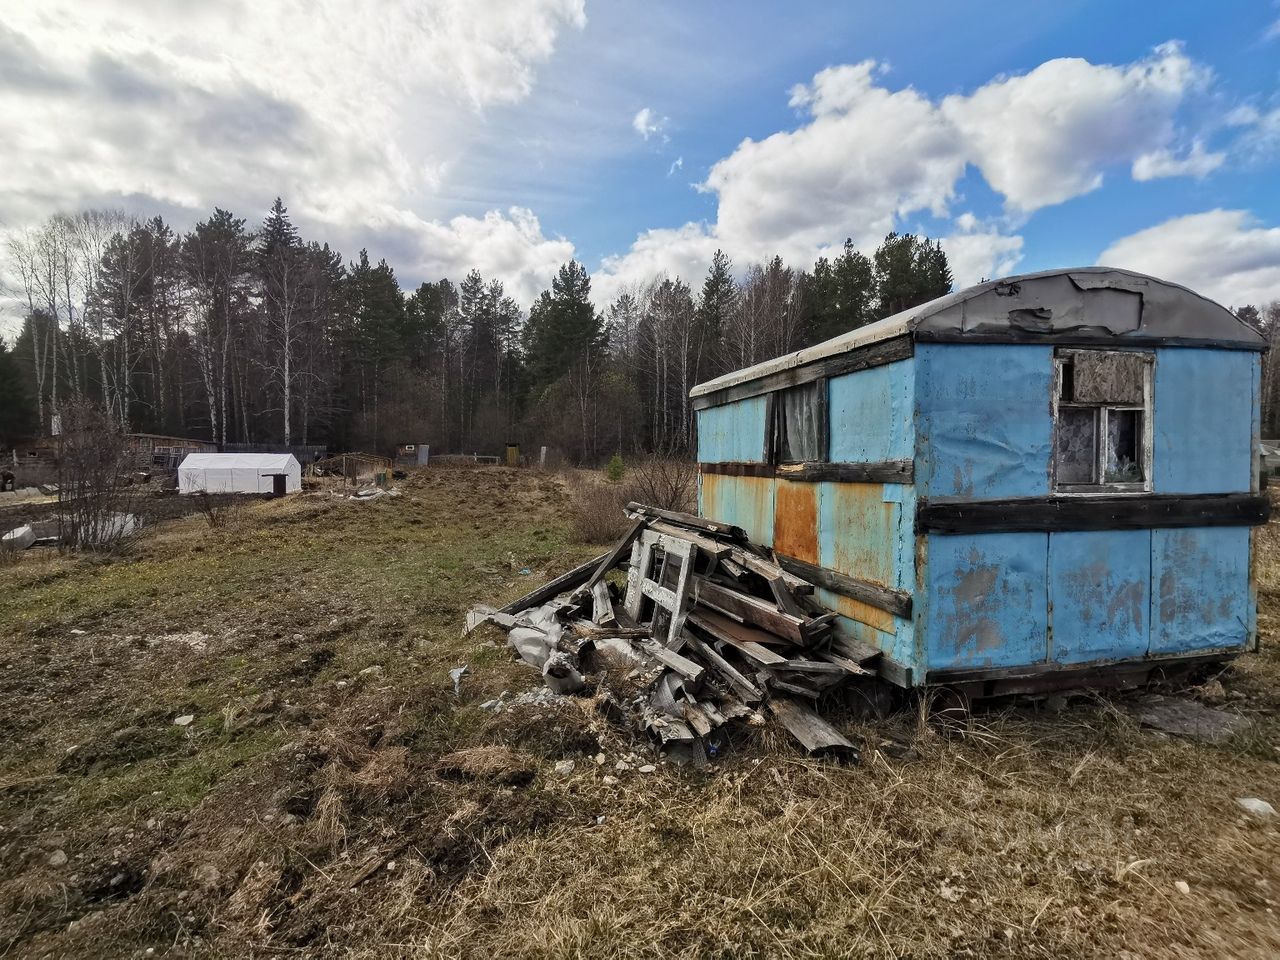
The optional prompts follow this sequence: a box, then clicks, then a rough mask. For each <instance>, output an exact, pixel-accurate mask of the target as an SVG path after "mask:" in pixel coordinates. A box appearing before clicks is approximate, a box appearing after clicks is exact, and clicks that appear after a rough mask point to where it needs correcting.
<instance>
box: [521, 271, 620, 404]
mask: <svg viewBox="0 0 1280 960" xmlns="http://www.w3.org/2000/svg"><path fill="white" fill-rule="evenodd" d="M603 348H604V325H603V322H602V320H601V318H600V315H599V314H598V313H596V309H595V307H594V306H593V305H592V303H591V278H590V277H589V276H588V275H587V271H586V270H585V269H584V268H583V267H582V265H581V264H580V263H578V262H577V261H576V260H570V261H569V262H568V263H566V264H564V266H562V267H561V268H560V269H559V271H557V273H556V276H555V279H553V280H552V281H551V290H550V291H546V290H544V291H543V292H542V294H541V295H540V296H539V297H538V300H537V302H536V303H535V304H534V307H533V309H532V310H530V311H529V323H528V325H527V326H526V328H525V353H526V356H527V358H528V365H529V375H530V378H531V381H532V386H533V387H534V388H535V389H538V390H540V389H542V388H545V387H547V386H548V385H550V384H551V383H554V382H555V381H556V380H557V379H559V378H560V377H561V376H563V375H564V374H565V373H567V372H568V371H569V369H570V368H571V367H573V365H574V364H575V363H577V362H579V361H582V360H590V359H593V358H594V357H595V356H596V355H598V354H599V353H601V352H602V351H603Z"/></svg>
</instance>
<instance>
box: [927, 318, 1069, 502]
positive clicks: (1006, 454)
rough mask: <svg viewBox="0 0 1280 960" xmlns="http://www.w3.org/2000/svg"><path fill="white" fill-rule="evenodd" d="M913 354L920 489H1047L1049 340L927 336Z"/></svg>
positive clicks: (1011, 493)
mask: <svg viewBox="0 0 1280 960" xmlns="http://www.w3.org/2000/svg"><path fill="white" fill-rule="evenodd" d="M915 362H916V371H915V381H916V407H917V422H918V424H919V431H918V441H917V443H918V446H917V451H916V486H917V489H918V491H919V493H920V496H922V497H973V498H975V499H979V498H992V497H1031V496H1040V495H1043V494H1047V493H1048V492H1049V458H1050V455H1051V452H1052V440H1051V438H1052V422H1051V420H1052V417H1051V413H1050V401H1051V393H1050V392H1051V390H1052V388H1053V348H1052V347H1051V346H1038V345H1037V346H1010V345H1003V344H991V345H977V344H932V343H930V344H925V343H922V344H918V345H917V346H916V355H915Z"/></svg>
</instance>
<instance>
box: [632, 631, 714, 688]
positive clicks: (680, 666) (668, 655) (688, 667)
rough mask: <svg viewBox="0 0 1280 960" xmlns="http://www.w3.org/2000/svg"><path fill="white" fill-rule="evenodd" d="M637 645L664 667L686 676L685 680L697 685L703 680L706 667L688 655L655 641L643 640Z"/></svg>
mask: <svg viewBox="0 0 1280 960" xmlns="http://www.w3.org/2000/svg"><path fill="white" fill-rule="evenodd" d="M637 646H639V647H640V649H641V650H643V651H644V652H645V653H647V654H648V655H649V656H651V657H653V659H655V660H657V661H658V662H659V663H661V664H662V665H663V666H664V667H668V668H670V669H671V670H674V671H675V672H676V673H678V674H680V676H682V677H684V678H685V680H687V681H689V683H691V684H693V685H695V686H696V685H697V684H699V683H701V682H702V677H703V675H704V674H705V673H706V669H705V668H704V667H702V666H700V665H699V664H696V663H694V662H693V661H692V660H690V659H689V658H688V657H682V656H681V655H680V654H678V653H676V652H675V651H674V650H668V649H667V648H666V647H664V646H662V644H660V643H654V642H653V641H648V642H644V641H641V642H640V643H639V644H637Z"/></svg>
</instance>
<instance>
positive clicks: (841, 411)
mask: <svg viewBox="0 0 1280 960" xmlns="http://www.w3.org/2000/svg"><path fill="white" fill-rule="evenodd" d="M1265 349H1266V344H1265V342H1264V340H1263V338H1262V337H1261V336H1260V335H1259V334H1258V333H1257V331H1255V330H1254V329H1253V328H1251V327H1250V326H1249V325H1248V324H1246V323H1244V322H1242V321H1241V320H1239V319H1237V318H1236V317H1235V316H1234V315H1233V314H1232V313H1231V312H1230V311H1229V310H1227V309H1225V308H1224V307H1222V306H1220V305H1219V304H1217V303H1214V302H1212V301H1210V300H1208V299H1206V298H1204V297H1202V296H1199V295H1198V294H1196V293H1194V292H1192V291H1191V290H1188V289H1186V288H1184V287H1181V286H1178V285H1176V284H1172V283H1168V282H1165V281H1162V280H1157V279H1156V278H1154V277H1148V276H1143V275H1141V274H1137V273H1131V272H1129V271H1126V270H1116V269H1110V268H1105V267H1087V268H1081V269H1070V270H1052V271H1047V272H1043V273H1036V274H1029V275H1025V276H1017V277H1011V278H1008V279H1005V280H998V281H992V282H988V283H983V284H979V285H978V286H975V287H970V288H968V289H966V290H962V291H959V292H957V293H953V294H950V295H948V296H945V297H942V298H940V299H938V300H934V301H931V302H929V303H926V304H923V305H921V306H918V307H914V308H912V309H910V310H907V311H904V312H903V313H900V314H897V315H895V316H892V317H889V318H887V319H884V320H881V321H879V322H877V323H874V324H871V325H869V326H866V327H862V328H860V329H857V330H854V331H851V332H850V333H847V334H844V335H842V336H840V337H837V338H835V339H833V340H830V341H828V342H826V343H822V344H818V345H817V346H813V347H809V348H807V349H805V350H801V351H798V352H796V353H792V354H789V355H787V356H784V357H780V358H778V359H776V360H770V361H768V362H765V363H761V364H758V365H756V366H753V367H749V368H747V369H745V370H739V371H736V372H734V373H730V374H727V375H725V376H723V377H720V378H718V379H716V380H713V381H710V382H708V383H704V384H701V385H699V386H697V387H695V388H694V389H693V391H692V393H691V395H692V397H693V406H694V408H695V410H696V411H697V421H698V422H697V427H698V460H699V490H698V496H699V508H700V510H701V512H702V514H703V515H704V516H706V517H709V518H713V519H716V520H721V521H724V522H727V523H732V524H737V525H738V526H741V527H743V528H745V529H746V531H747V532H748V533H749V534H750V535H751V537H752V539H753V540H756V541H757V542H762V543H765V544H769V545H771V546H772V548H773V550H774V551H775V553H776V555H777V557H778V560H779V563H780V564H781V565H782V566H784V567H786V568H787V569H789V570H790V571H791V572H793V573H795V574H796V575H798V576H801V577H804V578H806V579H808V580H809V581H810V582H812V583H814V584H815V585H816V586H817V587H818V588H819V594H820V597H819V599H821V600H822V602H824V603H825V604H826V605H827V606H829V607H831V608H832V609H833V610H836V611H838V613H839V617H838V620H837V623H836V626H837V629H838V630H840V631H841V632H842V633H843V634H845V635H846V636H848V637H849V638H851V639H854V640H857V641H859V642H862V643H865V644H867V645H870V646H872V647H875V648H876V649H878V650H880V651H882V659H881V663H882V669H881V673H882V675H884V676H887V677H889V678H890V679H892V680H894V681H896V682H897V683H899V684H901V685H903V686H920V685H923V684H933V683H943V684H948V685H955V686H958V687H961V688H962V689H964V690H965V691H966V692H969V693H977V694H980V695H997V694H1000V693H1014V692H1023V691H1029V690H1037V689H1045V688H1051V687H1054V686H1070V685H1076V684H1081V683H1092V682H1095V681H1099V682H1101V681H1103V680H1116V679H1118V680H1122V681H1125V682H1130V681H1132V682H1137V681H1138V680H1141V679H1144V678H1145V677H1146V676H1147V675H1150V674H1151V673H1153V672H1154V671H1163V672H1168V671H1173V670H1176V669H1180V668H1188V667H1191V666H1194V665H1195V664H1199V663H1204V662H1206V661H1212V660H1218V659H1223V658H1227V657H1230V656H1233V655H1234V654H1236V653H1238V652H1240V651H1243V650H1247V649H1252V648H1254V647H1255V646H1256V629H1255V627H1256V598H1255V592H1254V586H1253V582H1252V579H1251V572H1250V550H1251V543H1252V537H1253V533H1252V528H1253V527H1254V526H1255V525H1257V524H1260V523H1263V522H1265V520H1266V518H1267V516H1268V513H1269V506H1268V501H1267V499H1266V498H1265V497H1264V496H1263V495H1261V493H1260V490H1259V479H1258V471H1257V469H1256V465H1257V464H1258V462H1259V454H1260V453H1261V448H1260V440H1259V382H1260V368H1261V355H1262V351H1263V350H1265Z"/></svg>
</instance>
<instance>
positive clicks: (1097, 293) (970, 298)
mask: <svg viewBox="0 0 1280 960" xmlns="http://www.w3.org/2000/svg"><path fill="white" fill-rule="evenodd" d="M904 334H910V335H911V336H912V337H913V338H914V339H916V340H925V341H942V342H949V343H1062V344H1079V345H1085V344H1087V345H1111V346H1126V345H1134V346H1144V345H1145V346H1154V345H1158V344H1166V345H1180V346H1207V347H1220V348H1223V349H1233V350H1265V349H1266V348H1267V341H1266V340H1265V339H1264V338H1263V336H1262V334H1260V333H1259V332H1258V331H1257V330H1255V329H1254V328H1253V327H1251V326H1249V324H1247V323H1245V322H1244V321H1243V320H1241V319H1239V318H1238V317H1236V316H1235V314H1233V313H1232V312H1231V311H1230V310H1228V309H1227V308H1226V307H1224V306H1222V305H1221V304H1219V303H1215V302H1214V301H1212V300H1210V299H1209V298H1208V297H1203V296H1201V295H1200V294H1198V293H1196V292H1194V291H1192V290H1188V289H1187V288H1186V287H1183V286H1180V285H1178V284H1176V283H1170V282H1169V281H1167V280H1159V279H1157V278H1156V277H1149V276H1147V275H1145V274H1141V273H1134V272H1133V271H1132V270H1120V269H1117V268H1114V267H1073V268H1070V269H1061V270H1045V271H1042V272H1040V273H1027V274H1022V275H1021V276H1016V277H1006V278H1005V279H1003V280H988V281H987V282H985V283H980V284H977V285H976V286H972V287H966V288H965V289H964V290H958V291H956V292H955V293H949V294H947V295H946V296H945V297H939V298H938V299H936V300H930V301H929V302H928V303H922V304H920V305H919V306H917V307H912V308H910V309H909V310H904V311H902V312H901V313H898V314H894V315H893V316H891V317H886V318H885V319H883V320H879V321H877V322H875V323H873V324H869V325H868V326H865V327H859V328H858V329H856V330H851V331H849V332H848V333H845V334H841V335H840V336H838V337H836V338H834V339H832V340H828V341H826V342H825V343H820V344H817V345H816V346H812V347H806V348H805V349H803V350H798V351H796V352H795V353H790V354H787V355H786V356H782V357H778V358H776V359H774V360H766V361H765V362H764V363H759V364H756V365H755V366H753V367H747V368H745V369H743V370H736V371H734V372H733V373H728V374H725V375H724V376H722V377H718V378H716V379H715V380H711V381H709V382H707V383H702V384H699V385H698V386H696V387H694V388H693V390H692V391H691V392H690V395H691V396H700V395H702V394H707V393H712V392H714V391H716V390H721V389H724V388H725V387H730V386H734V385H735V384H739V383H746V382H748V381H751V380H756V379H758V378H760V377H763V376H766V375H768V374H771V373H778V372H780V371H783V370H788V369H792V368H794V367H801V366H805V365H806V364H809V363H813V362H815V361H818V360H822V359H824V358H826V357H832V356H836V355H838V354H841V353H846V352H848V351H850V350H854V349H857V348H860V347H866V346H870V345H871V344H873V343H879V342H881V341H883V340H888V339H891V338H893V337H898V336H902V335H904Z"/></svg>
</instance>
